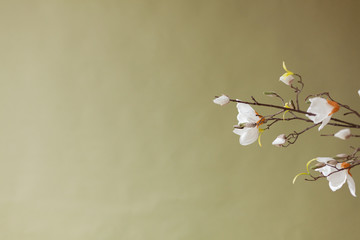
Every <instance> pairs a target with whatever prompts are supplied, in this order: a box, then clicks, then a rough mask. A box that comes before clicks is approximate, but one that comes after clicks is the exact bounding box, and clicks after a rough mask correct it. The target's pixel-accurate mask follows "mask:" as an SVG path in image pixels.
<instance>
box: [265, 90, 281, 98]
mask: <svg viewBox="0 0 360 240" xmlns="http://www.w3.org/2000/svg"><path fill="white" fill-rule="evenodd" d="M264 95H265V96H268V97H276V96H278V94H277V93H276V92H271V91H270V92H264Z"/></svg>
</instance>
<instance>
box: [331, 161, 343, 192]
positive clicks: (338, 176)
mask: <svg viewBox="0 0 360 240" xmlns="http://www.w3.org/2000/svg"><path fill="white" fill-rule="evenodd" d="M336 167H337V168H339V169H340V168H341V164H340V163H338V164H337V165H336ZM346 174H347V172H346V170H344V171H340V172H336V173H333V174H331V175H330V176H328V177H327V180H329V186H330V189H331V190H332V191H336V190H338V189H340V188H341V187H342V186H343V185H344V183H345V182H346Z"/></svg>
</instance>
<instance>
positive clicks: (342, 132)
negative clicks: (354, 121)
mask: <svg viewBox="0 0 360 240" xmlns="http://www.w3.org/2000/svg"><path fill="white" fill-rule="evenodd" d="M334 137H337V138H340V139H342V140H346V139H348V138H350V137H351V132H350V129H349V128H345V129H342V130H340V131H338V132H337V133H335V134H334Z"/></svg>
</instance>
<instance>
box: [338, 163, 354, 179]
mask: <svg viewBox="0 0 360 240" xmlns="http://www.w3.org/2000/svg"><path fill="white" fill-rule="evenodd" d="M350 166H351V165H350V163H347V162H343V163H342V164H341V168H348V167H350ZM348 173H349V174H350V176H352V175H351V173H350V169H349V170H348Z"/></svg>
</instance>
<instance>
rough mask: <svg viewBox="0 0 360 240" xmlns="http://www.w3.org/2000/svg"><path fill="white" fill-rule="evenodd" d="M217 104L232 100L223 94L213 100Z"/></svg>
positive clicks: (221, 104)
mask: <svg viewBox="0 0 360 240" xmlns="http://www.w3.org/2000/svg"><path fill="white" fill-rule="evenodd" d="M213 102H214V103H215V104H219V105H220V106H223V105H225V104H227V103H229V102H230V98H229V97H228V96H226V95H221V96H220V97H217V98H215V99H214V100H213Z"/></svg>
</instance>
